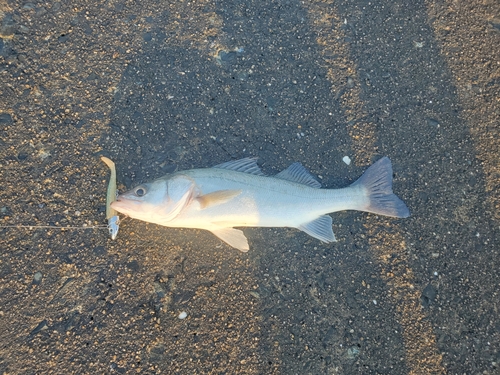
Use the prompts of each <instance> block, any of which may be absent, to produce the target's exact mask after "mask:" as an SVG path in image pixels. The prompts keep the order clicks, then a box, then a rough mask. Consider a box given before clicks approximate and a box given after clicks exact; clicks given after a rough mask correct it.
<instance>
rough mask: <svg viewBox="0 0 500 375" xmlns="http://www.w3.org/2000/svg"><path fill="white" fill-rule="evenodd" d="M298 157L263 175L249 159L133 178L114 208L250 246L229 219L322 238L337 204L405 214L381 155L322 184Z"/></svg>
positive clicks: (329, 234)
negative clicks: (346, 176) (354, 176)
mask: <svg viewBox="0 0 500 375" xmlns="http://www.w3.org/2000/svg"><path fill="white" fill-rule="evenodd" d="M320 187H321V185H320V183H319V182H318V181H317V180H316V179H314V177H312V176H311V175H310V173H309V172H308V171H307V170H306V169H305V168H304V167H303V166H302V165H301V164H299V163H294V164H292V165H291V166H290V167H289V168H287V169H285V170H284V171H282V172H280V173H278V174H277V175H275V176H272V177H268V176H264V175H263V173H262V172H261V170H260V168H259V167H258V166H257V163H256V161H255V159H253V158H246V159H241V160H236V161H231V162H227V163H223V164H219V165H217V166H215V167H212V168H204V169H192V170H187V171H180V172H176V173H173V174H171V175H167V176H165V177H162V178H160V179H158V180H155V181H153V182H151V183H146V184H142V185H139V186H138V187H136V188H135V189H133V190H131V191H129V192H127V193H125V194H122V195H120V196H119V197H118V199H117V200H116V201H115V202H113V203H112V205H111V206H112V208H114V209H115V210H116V211H119V212H121V213H123V214H126V215H128V216H130V217H132V218H136V219H139V220H143V221H147V222H151V223H156V224H160V225H164V226H168V227H183V228H199V229H206V230H209V231H211V232H212V233H213V234H215V235H216V236H217V237H219V238H220V239H222V240H223V241H225V242H227V243H228V244H229V245H231V246H233V247H235V248H237V249H239V250H241V251H247V250H248V249H249V246H248V241H247V239H246V237H245V235H244V234H243V232H242V231H241V230H238V229H234V227H291V228H297V229H300V230H302V231H304V232H306V233H308V234H309V235H311V236H313V237H315V238H318V239H319V240H321V241H323V242H332V241H335V236H334V234H333V230H332V218H331V217H330V216H329V215H326V214H328V213H331V212H336V211H343V210H358V211H367V212H373V213H377V214H381V215H386V216H393V217H407V216H409V211H408V208H407V207H406V205H405V204H404V203H403V202H402V201H401V200H400V199H399V198H398V197H397V196H396V195H394V194H393V193H392V166H391V162H390V160H389V159H388V158H386V157H384V158H382V159H380V160H379V161H378V162H376V163H375V164H373V165H372V166H371V167H370V168H368V170H367V171H366V172H365V173H364V174H363V176H361V177H360V178H359V179H358V180H357V181H356V182H354V183H353V184H352V185H350V186H349V187H346V188H343V189H320Z"/></svg>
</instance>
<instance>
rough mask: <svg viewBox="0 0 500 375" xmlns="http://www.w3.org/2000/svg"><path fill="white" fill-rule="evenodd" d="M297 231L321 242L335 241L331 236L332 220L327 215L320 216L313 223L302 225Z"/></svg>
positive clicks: (333, 236)
mask: <svg viewBox="0 0 500 375" xmlns="http://www.w3.org/2000/svg"><path fill="white" fill-rule="evenodd" d="M299 229H300V230H302V231H304V232H306V233H307V234H308V235H310V236H312V237H314V238H317V239H318V240H320V241H323V242H335V241H337V240H336V239H335V235H334V234H333V229H332V218H331V217H330V216H328V215H323V216H320V217H318V218H317V219H315V220H313V221H310V222H308V223H305V224H302V225H300V226H299Z"/></svg>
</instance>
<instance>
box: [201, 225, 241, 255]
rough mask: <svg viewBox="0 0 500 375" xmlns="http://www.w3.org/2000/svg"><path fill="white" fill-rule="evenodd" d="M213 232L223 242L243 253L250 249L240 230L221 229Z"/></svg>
mask: <svg viewBox="0 0 500 375" xmlns="http://www.w3.org/2000/svg"><path fill="white" fill-rule="evenodd" d="M211 232H212V233H213V234H214V235H216V236H217V237H219V238H220V239H221V240H222V241H224V242H226V243H227V244H228V245H230V246H232V247H234V248H236V249H238V250H240V251H243V252H244V253H246V252H247V251H248V250H249V249H250V247H249V246H248V240H247V238H246V237H245V235H244V234H243V232H242V231H241V230H239V229H234V228H220V229H215V230H211Z"/></svg>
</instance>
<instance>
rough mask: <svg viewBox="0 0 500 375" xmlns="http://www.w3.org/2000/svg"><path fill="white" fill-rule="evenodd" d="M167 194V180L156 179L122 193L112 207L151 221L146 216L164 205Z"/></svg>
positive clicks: (123, 212) (134, 216) (133, 216)
mask: <svg viewBox="0 0 500 375" xmlns="http://www.w3.org/2000/svg"><path fill="white" fill-rule="evenodd" d="M166 195H167V189H166V182H165V181H161V180H156V181H153V182H149V183H144V184H141V185H139V186H136V187H135V188H133V189H132V190H129V191H127V192H125V193H123V194H120V195H119V196H118V197H117V198H116V201H114V202H113V203H111V208H113V209H115V210H116V211H118V212H120V213H122V214H124V215H127V216H130V217H132V218H134V219H139V220H145V221H149V220H146V218H148V217H150V216H151V215H152V214H153V213H154V212H156V211H158V209H159V208H161V207H162V205H164V202H165V200H166Z"/></svg>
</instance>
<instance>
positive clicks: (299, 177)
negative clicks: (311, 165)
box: [274, 163, 321, 189]
mask: <svg viewBox="0 0 500 375" xmlns="http://www.w3.org/2000/svg"><path fill="white" fill-rule="evenodd" d="M274 177H276V178H281V179H282V180H287V181H291V182H296V183H298V184H302V185H307V186H309V187H312V188H316V189H319V188H320V187H321V184H320V183H319V182H318V181H317V180H316V179H315V178H314V177H313V176H312V175H311V174H310V173H309V171H308V170H307V169H305V168H304V166H303V165H302V164H300V163H293V164H292V165H290V166H289V167H288V168H287V169H285V170H284V171H281V172H280V173H278V174H277V175H276V176H274Z"/></svg>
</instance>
